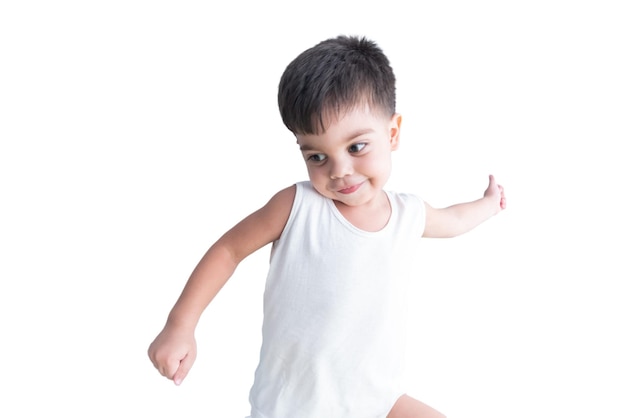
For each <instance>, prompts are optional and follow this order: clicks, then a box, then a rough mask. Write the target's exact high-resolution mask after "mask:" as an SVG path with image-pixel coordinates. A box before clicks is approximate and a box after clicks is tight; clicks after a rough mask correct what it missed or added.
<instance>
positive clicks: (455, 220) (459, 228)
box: [423, 175, 506, 238]
mask: <svg viewBox="0 0 626 418" xmlns="http://www.w3.org/2000/svg"><path fill="white" fill-rule="evenodd" d="M505 208H506V197H505V196H504V188H503V187H502V186H500V185H499V184H497V183H496V180H495V178H494V177H493V176H492V175H490V176H489V186H488V187H487V190H485V194H484V196H483V197H482V198H480V199H478V200H474V201H473V202H466V203H459V204H456V205H452V206H448V207H446V208H440V209H436V208H433V207H431V206H430V205H428V204H426V225H425V227H424V234H423V236H424V237H428V238H449V237H455V236H457V235H461V234H464V233H465V232H467V231H469V230H471V229H473V228H474V227H476V226H478V225H479V224H481V223H482V222H484V221H486V220H487V219H489V218H490V217H491V216H493V215H495V214H497V213H499V212H500V211H502V210H503V209H505Z"/></svg>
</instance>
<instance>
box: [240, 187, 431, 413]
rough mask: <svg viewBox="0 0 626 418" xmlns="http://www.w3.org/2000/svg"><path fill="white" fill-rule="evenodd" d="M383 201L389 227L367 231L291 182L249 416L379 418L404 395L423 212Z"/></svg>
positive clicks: (417, 202) (418, 204) (414, 204)
mask: <svg viewBox="0 0 626 418" xmlns="http://www.w3.org/2000/svg"><path fill="white" fill-rule="evenodd" d="M387 196H388V198H389V201H390V204H391V217H390V219H389V221H388V223H387V225H386V226H385V227H384V228H383V229H382V230H380V231H377V232H367V231H363V230H360V229H358V228H356V227H354V226H353V225H352V224H350V223H349V222H348V221H347V220H346V219H345V218H344V217H343V216H342V215H341V213H340V212H339V210H338V209H337V207H336V206H335V204H334V202H333V201H332V200H331V199H328V198H325V197H323V196H322V195H320V194H319V193H318V192H316V191H315V189H313V187H312V185H311V183H310V182H308V181H306V182H300V183H297V184H296V194H295V199H294V202H293V207H292V209H291V213H290V215H289V219H288V221H287V224H286V225H285V229H284V230H283V232H282V235H281V237H280V239H279V240H277V241H276V242H274V244H273V247H272V252H271V258H270V260H271V262H270V268H269V273H268V277H267V282H266V287H265V294H264V319H263V343H262V347H261V353H260V362H259V365H258V367H257V370H256V373H255V380H254V384H253V386H252V389H251V390H250V404H251V407H252V411H251V418H352V417H353V418H385V417H386V416H387V414H388V413H389V411H390V410H391V408H392V406H393V405H394V403H395V402H396V400H397V399H398V398H399V397H400V396H401V395H402V394H403V393H404V392H403V390H402V374H403V373H402V372H403V366H404V347H405V338H404V337H405V331H406V328H405V294H406V292H405V287H406V286H405V284H406V280H407V278H408V277H409V276H410V275H411V264H412V262H413V261H414V260H415V259H416V256H417V245H418V242H419V240H420V238H421V236H422V233H423V230H424V218H425V209H424V203H423V201H422V200H421V199H419V198H418V197H417V196H414V195H410V194H402V193H394V192H387Z"/></svg>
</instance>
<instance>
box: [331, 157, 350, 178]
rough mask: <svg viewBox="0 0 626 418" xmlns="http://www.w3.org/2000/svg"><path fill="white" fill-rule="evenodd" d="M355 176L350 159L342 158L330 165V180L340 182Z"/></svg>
mask: <svg viewBox="0 0 626 418" xmlns="http://www.w3.org/2000/svg"><path fill="white" fill-rule="evenodd" d="M352 174H354V170H353V167H352V162H351V161H350V159H349V158H341V159H338V160H335V161H333V163H332V164H331V165H330V179H331V180H338V179H341V178H344V177H346V176H350V175H352Z"/></svg>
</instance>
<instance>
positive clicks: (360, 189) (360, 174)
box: [296, 106, 401, 207]
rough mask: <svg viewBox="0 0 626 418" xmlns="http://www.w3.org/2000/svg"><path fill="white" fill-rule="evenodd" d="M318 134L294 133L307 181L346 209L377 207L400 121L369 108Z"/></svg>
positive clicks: (399, 118) (348, 116) (353, 112)
mask: <svg viewBox="0 0 626 418" xmlns="http://www.w3.org/2000/svg"><path fill="white" fill-rule="evenodd" d="M329 122H330V124H329V126H328V128H327V129H326V131H325V132H324V133H322V134H319V135H301V134H297V135H296V138H297V143H298V145H299V146H300V150H301V151H302V156H303V157H304V161H305V163H306V166H307V169H308V172H309V178H310V180H311V183H312V185H313V187H314V188H315V189H316V190H317V191H318V192H319V193H320V194H322V195H323V196H326V197H328V198H330V199H333V200H334V201H336V202H340V203H343V204H345V205H347V206H352V207H354V206H359V205H367V204H372V203H374V204H375V203H379V202H380V200H379V199H381V198H383V197H384V194H383V193H382V190H383V187H384V186H385V184H386V183H387V180H388V179H389V176H390V174H391V151H394V150H395V149H396V148H397V147H398V140H399V136H400V122H401V116H400V115H398V114H396V115H393V116H392V117H391V118H390V117H389V116H385V115H383V114H382V112H376V111H372V110H371V109H370V108H369V106H361V107H356V108H355V109H354V110H352V111H350V112H348V113H346V114H345V115H344V116H342V117H339V118H335V119H333V120H330V121H329Z"/></svg>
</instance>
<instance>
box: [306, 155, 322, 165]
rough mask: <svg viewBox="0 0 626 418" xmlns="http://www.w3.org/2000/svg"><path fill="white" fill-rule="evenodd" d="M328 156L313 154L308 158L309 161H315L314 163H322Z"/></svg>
mask: <svg viewBox="0 0 626 418" xmlns="http://www.w3.org/2000/svg"><path fill="white" fill-rule="evenodd" d="M326 158H327V157H326V155H324V154H311V155H309V156H308V157H307V160H309V161H313V162H314V163H321V162H322V161H324V160H325V159H326Z"/></svg>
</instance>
